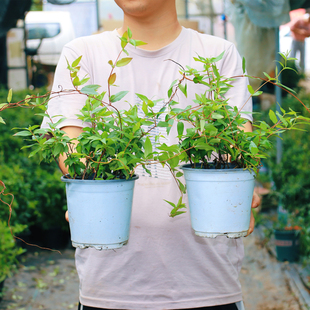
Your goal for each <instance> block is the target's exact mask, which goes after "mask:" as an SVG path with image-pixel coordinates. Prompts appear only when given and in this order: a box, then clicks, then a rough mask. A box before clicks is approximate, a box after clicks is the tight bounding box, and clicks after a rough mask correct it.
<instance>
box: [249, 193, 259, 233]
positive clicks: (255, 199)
mask: <svg viewBox="0 0 310 310" xmlns="http://www.w3.org/2000/svg"><path fill="white" fill-rule="evenodd" d="M259 205H260V197H259V196H258V194H257V193H256V192H255V191H254V193H253V198H252V205H251V207H252V208H257V207H258V206H259ZM254 226H255V219H254V215H253V210H251V219H250V227H249V230H248V233H247V235H246V237H247V236H248V235H250V234H251V233H252V232H253V231H254Z"/></svg>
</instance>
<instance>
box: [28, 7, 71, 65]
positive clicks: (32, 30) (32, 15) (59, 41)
mask: <svg viewBox="0 0 310 310" xmlns="http://www.w3.org/2000/svg"><path fill="white" fill-rule="evenodd" d="M25 22H26V47H27V52H28V55H30V56H32V57H33V60H34V61H35V62H39V63H41V64H43V65H57V63H58V60H59V57H60V54H61V51H62V48H63V46H64V45H65V44H66V43H68V42H70V41H71V40H73V39H74V38H75V33H74V28H73V24H72V21H71V17H70V13H69V12H58V11H57V12H56V11H33V12H28V13H27V15H26V20H25Z"/></svg>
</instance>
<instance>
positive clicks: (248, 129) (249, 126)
mask: <svg viewBox="0 0 310 310" xmlns="http://www.w3.org/2000/svg"><path fill="white" fill-rule="evenodd" d="M239 128H240V129H242V130H244V131H245V132H252V131H253V128H252V123H251V122H250V121H247V122H246V123H245V124H244V125H242V126H240V127H239Z"/></svg>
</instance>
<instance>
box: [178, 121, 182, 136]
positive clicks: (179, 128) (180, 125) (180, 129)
mask: <svg viewBox="0 0 310 310" xmlns="http://www.w3.org/2000/svg"><path fill="white" fill-rule="evenodd" d="M177 130H178V135H179V136H182V135H183V130H184V123H183V122H178V125H177Z"/></svg>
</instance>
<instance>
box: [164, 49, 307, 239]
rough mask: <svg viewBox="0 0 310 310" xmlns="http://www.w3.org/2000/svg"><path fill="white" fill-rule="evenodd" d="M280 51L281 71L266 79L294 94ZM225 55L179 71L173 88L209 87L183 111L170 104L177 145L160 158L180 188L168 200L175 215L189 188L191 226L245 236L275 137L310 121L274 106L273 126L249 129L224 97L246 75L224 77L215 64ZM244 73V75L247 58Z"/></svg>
mask: <svg viewBox="0 0 310 310" xmlns="http://www.w3.org/2000/svg"><path fill="white" fill-rule="evenodd" d="M281 55H282V56H283V58H284V62H283V64H282V67H283V68H282V70H281V72H279V73H277V74H276V77H275V78H271V77H270V76H269V75H268V74H265V75H266V77H267V79H266V80H265V83H267V82H269V83H272V84H274V85H277V86H278V87H281V88H283V89H286V90H287V91H288V92H289V93H291V94H292V92H293V91H292V90H290V89H289V88H287V87H286V86H284V85H282V84H280V83H279V81H278V77H279V74H281V73H282V71H283V70H285V69H287V61H288V60H290V59H288V57H287V55H285V54H281ZM222 56H223V54H221V55H219V56H218V57H214V58H203V57H201V56H198V57H196V58H195V60H196V61H197V62H200V63H203V69H202V70H201V71H198V70H196V69H195V68H191V67H187V68H186V69H184V68H183V67H182V68H181V69H180V73H181V75H182V79H180V82H179V83H178V82H177V81H175V82H174V83H173V84H172V86H171V88H170V90H169V92H173V89H174V88H175V87H178V88H180V90H181V91H182V92H183V93H184V95H185V96H186V89H187V87H186V84H185V85H184V82H186V83H200V84H202V85H205V87H206V90H205V92H204V93H201V94H196V99H195V100H194V104H193V105H189V106H188V107H186V108H185V109H180V108H178V106H177V104H176V103H175V102H173V104H170V105H169V112H168V116H167V117H166V119H167V120H168V121H169V124H170V125H169V126H171V124H172V123H173V122H177V132H178V144H176V145H174V146H166V145H163V146H161V148H160V150H161V152H160V153H159V155H158V159H159V160H162V161H164V160H167V162H168V164H169V165H170V168H171V170H172V171H174V173H175V177H176V179H177V182H178V184H179V187H180V191H181V198H180V199H179V201H178V202H177V203H176V204H174V203H172V202H169V203H170V204H171V205H172V207H173V209H172V211H171V216H176V215H178V214H181V213H183V212H184V210H183V209H184V208H185V204H184V202H183V199H182V196H183V194H185V193H186V191H187V194H188V200H189V209H190V213H191V222H192V227H193V229H194V231H195V233H196V234H197V235H199V236H202V237H211V238H214V237H216V236H218V235H226V236H227V237H230V238H236V237H240V236H246V234H247V231H248V228H249V223H250V214H251V202H252V196H253V189H254V179H255V175H256V173H257V171H258V169H259V167H260V162H261V159H262V158H265V157H266V156H267V154H266V151H267V150H268V149H270V148H271V147H272V143H271V138H272V137H273V136H279V135H280V134H281V133H283V132H284V131H287V130H292V129H296V128H297V126H298V125H300V124H304V123H309V120H310V119H309V118H306V117H304V116H301V115H298V114H297V113H296V112H294V111H293V110H291V109H290V110H289V111H288V112H286V111H285V110H284V109H282V108H281V113H279V112H276V113H275V112H273V111H272V110H270V112H269V118H270V120H271V122H272V125H269V124H267V123H266V122H264V121H259V122H256V123H254V124H253V129H254V130H253V132H246V131H245V130H244V126H245V123H246V122H247V120H246V119H244V118H243V116H242V115H241V113H240V111H238V109H237V108H232V107H230V106H229V99H226V98H225V93H226V92H227V90H228V89H229V88H231V87H232V86H231V84H230V82H231V81H232V80H233V79H236V78H244V77H245V76H246V75H245V74H244V75H243V76H238V77H225V76H220V74H219V71H218V69H217V67H216V62H218V61H219V60H220V59H221V58H222ZM243 71H244V73H245V65H244V62H243ZM248 89H249V92H250V93H251V96H257V95H259V94H261V91H259V89H257V90H253V89H252V87H251V86H248ZM293 96H295V95H293ZM295 97H296V96H295ZM308 111H309V110H308ZM185 128H186V129H185ZM169 129H170V128H168V130H169ZM172 154H173V155H172ZM169 158H172V159H170V160H169ZM184 163H189V164H185V165H183V166H181V170H183V172H181V171H179V170H178V166H179V165H180V164H184ZM183 174H184V177H185V181H186V187H185V185H184V184H183V179H182V178H183Z"/></svg>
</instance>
